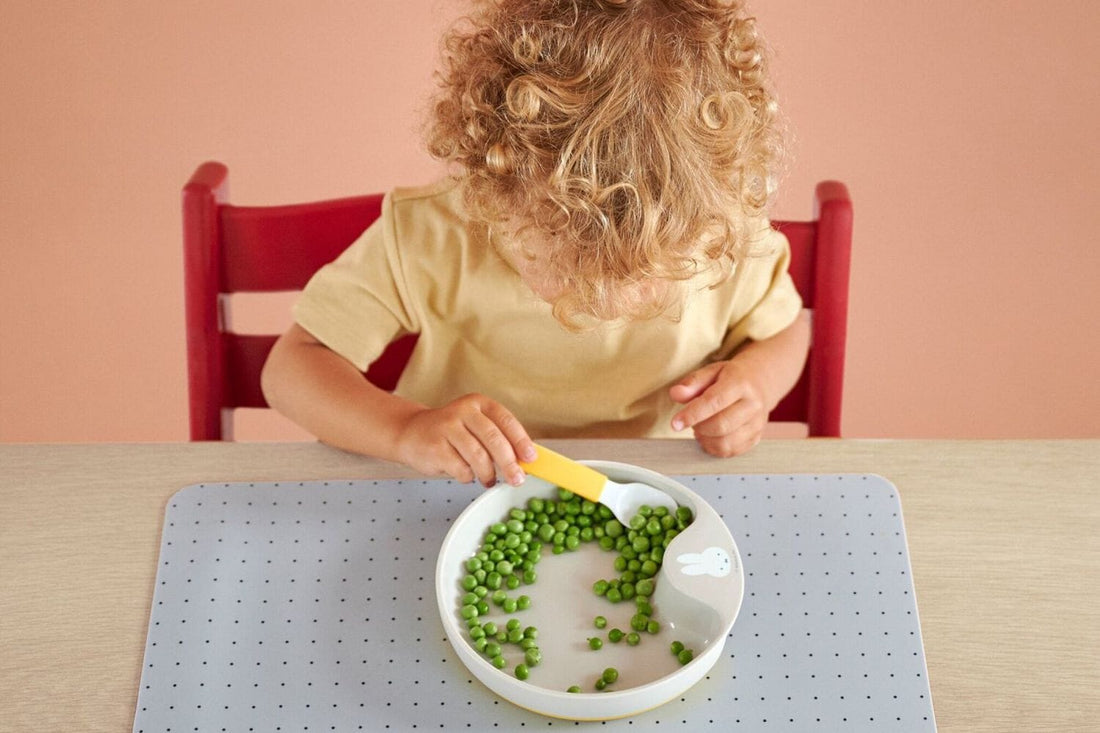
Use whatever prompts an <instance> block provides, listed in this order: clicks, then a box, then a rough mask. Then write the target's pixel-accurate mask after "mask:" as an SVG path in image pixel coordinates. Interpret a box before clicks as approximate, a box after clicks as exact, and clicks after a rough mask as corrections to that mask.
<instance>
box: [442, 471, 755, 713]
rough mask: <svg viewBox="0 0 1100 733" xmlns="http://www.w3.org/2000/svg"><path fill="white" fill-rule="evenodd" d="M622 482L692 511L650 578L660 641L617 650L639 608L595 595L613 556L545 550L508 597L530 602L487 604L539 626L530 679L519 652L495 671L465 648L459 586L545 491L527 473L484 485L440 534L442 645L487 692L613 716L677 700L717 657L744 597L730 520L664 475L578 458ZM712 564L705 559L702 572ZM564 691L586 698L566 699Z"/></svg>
mask: <svg viewBox="0 0 1100 733" xmlns="http://www.w3.org/2000/svg"><path fill="white" fill-rule="evenodd" d="M584 463H587V464H588V465H590V466H592V467H593V468H596V469H597V470H600V471H602V472H603V473H605V474H607V475H608V476H609V477H610V478H612V479H614V480H618V481H642V482H645V483H648V484H650V485H651V486H655V487H657V488H659V489H661V490H662V491H665V492H667V493H668V494H669V495H670V496H672V498H673V499H675V500H676V502H677V504H680V505H683V506H687V507H689V508H690V509H691V510H692V513H693V514H694V517H695V519H694V521H693V522H692V524H691V526H690V527H688V528H687V529H686V530H684V531H683V532H681V533H680V535H678V536H677V537H676V539H675V540H674V541H673V542H672V543H671V544H670V545H669V547H668V549H667V550H666V553H665V558H664V564H663V565H662V568H661V571H660V573H659V574H658V576H657V589H656V592H655V594H654V596H653V598H652V604H653V607H654V617H655V618H657V619H658V620H659V621H660V622H661V625H662V628H661V630H660V632H659V633H657V634H653V635H651V634H648V633H644V632H643V633H642V635H641V636H642V641H641V643H640V644H638V645H637V646H633V647H632V646H629V645H627V643H626V642H625V641H622V642H619V643H618V644H612V643H610V642H609V641H608V640H607V632H608V631H609V630H610V629H611V628H613V627H617V628H620V629H622V630H623V631H624V632H629V631H630V630H631V629H630V616H631V615H632V614H634V612H635V604H634V601H623V602H621V603H618V604H611V603H609V602H608V601H607V600H605V599H604V598H601V597H599V596H596V595H595V594H594V593H593V592H592V584H593V582H595V581H596V580H598V579H600V578H606V579H611V578H614V577H617V575H618V574H617V573H615V571H614V569H613V568H612V562H613V560H614V558H615V557H616V555H617V553H615V552H605V551H603V550H601V549H600V548H599V547H598V545H597V544H596V543H595V542H591V543H584V544H582V545H581V548H580V549H579V550H577V551H575V552H566V553H563V554H560V555H553V554H552V553H551V552H550V551H549V548H548V547H547V548H544V552H543V556H542V560H541V561H540V562H539V564H538V566H537V572H538V576H539V577H538V580H537V582H536V583H534V584H533V585H524V586H521V587H520V589H517V590H515V591H512V592H510V593H509V595H510V596H512V597H516V596H518V595H519V594H521V593H523V594H526V595H528V596H530V597H531V599H532V605H531V607H530V608H529V609H527V610H524V611H517V612H516V613H514V614H512V615H511V616H508V615H506V614H504V613H503V611H501V609H499V608H497V607H495V606H492V604H490V605H491V608H492V613H491V615H490V617H489V618H490V619H491V620H494V621H496V622H497V623H498V624H499V625H501V626H503V623H504V621H505V620H506V619H507V618H509V617H515V618H518V619H520V621H521V623H522V624H523V625H524V626H532V625H533V626H535V627H536V628H538V630H539V638H538V641H539V646H540V648H541V650H542V654H543V662H542V664H540V665H539V666H538V667H535V668H532V669H531V674H530V677H529V679H528V680H526V681H521V680H519V679H517V678H516V677H515V674H514V669H515V666H516V664H518V663H519V662H521V661H522V652H521V651H520V650H519V649H518V647H516V646H514V645H511V644H506V645H504V648H505V652H504V656H505V658H506V659H507V660H508V665H507V666H506V667H504V669H499V670H498V669H496V668H495V667H493V666H492V664H490V663H489V660H488V659H486V658H485V657H484V656H483V655H481V654H480V653H479V652H478V651H477V650H476V649H475V648H474V647H473V646H472V645H471V643H470V639H469V636H468V634H467V626H466V622H465V620H464V619H462V617H461V615H460V614H459V605H460V599H461V597H462V596H463V595H464V593H465V591H464V590H463V589H462V587H461V579H462V577H463V576H464V575H465V574H466V570H465V567H464V566H465V561H466V560H467V559H468V558H470V557H472V556H473V555H474V554H476V553H477V551H478V549H479V548H480V545H481V542H482V539H483V537H484V535H485V532H486V530H487V529H488V527H489V526H490V525H491V524H493V523H494V522H499V521H502V520H504V519H505V518H506V515H507V514H508V512H509V511H510V510H511V509H513V508H515V507H521V508H522V507H525V505H526V503H527V500H528V499H529V498H531V497H541V498H556V493H557V489H556V487H554V486H552V485H551V484H549V483H547V482H545V481H542V480H541V479H537V478H534V477H528V478H527V480H526V482H525V483H524V485H523V486H522V487H519V488H513V487H508V486H500V487H497V488H494V489H490V490H488V491H486V492H485V493H484V494H482V495H481V496H480V497H478V498H477V499H476V500H475V501H474V502H472V503H471V504H470V506H468V507H467V508H466V509H465V510H464V511H463V512H462V514H460V515H459V517H458V518H457V519H456V520H455V523H454V525H453V526H452V527H451V529H450V531H449V532H448V533H447V536H446V538H445V539H444V541H443V546H442V548H441V549H440V553H439V559H438V561H437V564H436V600H437V602H438V605H439V613H440V618H441V619H442V622H443V628H444V631H445V633H446V636H447V639H448V640H449V641H450V642H451V644H452V646H453V647H454V649H455V651H456V653H457V654H458V657H459V659H461V660H462V662H463V664H465V665H466V667H467V668H468V669H469V670H470V672H471V674H473V675H474V676H475V677H476V678H477V679H478V680H480V681H481V682H482V683H484V684H485V685H486V686H487V687H488V688H489V689H490V690H492V691H493V692H495V693H497V694H498V695H500V696H501V697H503V698H504V699H506V700H509V701H510V702H512V703H514V704H516V705H519V706H520V707H523V708H526V709H528V710H532V711H534V712H537V713H541V714H543V715H549V716H553V717H558V718H566V719H571V720H606V719H611V718H620V717H625V716H629V715H635V714H637V713H640V712H643V711H645V710H649V709H651V708H655V707H657V706H659V705H661V704H663V703H665V702H668V701H669V700H671V699H673V698H674V697H676V696H678V695H681V694H682V693H683V692H684V691H685V690H687V689H688V688H689V687H691V686H692V685H694V684H695V683H696V682H698V681H699V680H700V679H702V678H703V676H704V675H705V674H706V673H707V672H708V671H709V670H710V668H711V667H712V666H713V665H714V663H715V662H716V661H717V660H718V657H719V655H720V654H721V652H722V647H723V645H724V643H725V640H726V637H727V635H728V634H729V630H730V628H731V627H732V626H733V622H734V621H735V620H736V618H737V612H738V611H739V610H740V607H741V600H742V597H743V595H744V574H743V572H742V567H741V557H740V554H739V553H738V551H737V545H736V544H735V543H734V541H733V537H732V536H731V535H730V533H729V529H728V528H727V527H726V525H725V523H724V522H723V521H722V519H721V518H720V517H719V516H718V514H717V513H716V512H715V511H714V509H713V508H712V507H711V506H710V505H709V504H708V503H707V502H706V501H705V500H704V499H703V498H702V497H701V496H699V495H698V494H696V493H695V492H693V491H691V490H690V489H688V488H687V487H685V486H683V485H682V484H680V483H677V482H675V481H673V480H672V479H670V478H668V477H667V476H663V475H661V474H658V473H655V472H653V471H649V470H648V469H644V468H640V467H638V466H632V465H628V464H623V463H613V462H608V461H584ZM708 562H709V563H711V564H709V565H708ZM597 615H602V616H605V617H606V618H607V619H608V625H607V628H606V629H603V630H599V629H596V628H595V626H594V624H593V619H594V618H595V617H596V616H597ZM591 636H599V637H600V638H601V639H603V641H604V644H603V648H602V649H600V650H596V651H593V650H592V649H590V648H589V647H588V644H587V639H588V638H589V637H591ZM674 640H676V641H681V642H683V643H684V644H685V646H687V647H688V648H691V649H693V650H694V652H695V658H694V660H693V661H692V662H690V663H689V664H687V665H683V666H681V665H680V664H679V662H678V661H677V660H676V658H675V657H674V656H673V655H672V653H671V651H670V645H671V643H672V641H674ZM607 667H615V668H616V669H618V670H619V675H620V676H619V680H618V682H617V683H615V684H614V685H610V686H608V688H607V689H606V690H604V691H602V692H596V691H594V688H593V684H594V682H595V680H596V679H597V678H598V677H599V676H600V674H601V673H602V671H603V670H604V669H605V668H607ZM571 685H579V686H580V687H581V689H582V690H583V692H581V693H568V692H566V689H567V688H568V687H570V686H571Z"/></svg>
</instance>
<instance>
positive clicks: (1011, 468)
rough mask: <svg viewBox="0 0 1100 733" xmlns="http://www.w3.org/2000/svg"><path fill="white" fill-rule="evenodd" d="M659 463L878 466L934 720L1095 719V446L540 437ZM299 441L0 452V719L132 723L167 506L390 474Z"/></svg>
mask: <svg viewBox="0 0 1100 733" xmlns="http://www.w3.org/2000/svg"><path fill="white" fill-rule="evenodd" d="M547 444H548V445H549V446H550V447H552V448H555V449H556V450H559V451H561V452H563V453H567V454H569V455H572V456H575V457H577V458H600V459H607V460H619V461H625V462H628V463H634V464H637V465H641V466H645V467H647V468H651V469H654V470H658V471H661V472H664V473H667V474H674V475H675V474H693V473H730V474H737V473H877V474H880V475H882V476H885V477H886V478H888V479H889V480H890V481H892V482H893V483H894V484H895V485H896V486H897V487H898V490H899V492H900V494H901V499H902V506H903V509H904V513H905V524H906V529H907V533H908V539H909V547H910V554H911V560H912V565H913V574H914V582H915V584H916V589H917V603H918V606H919V610H920V620H921V627H922V630H923V634H924V643H925V650H926V655H927V662H928V669H929V676H930V680H931V686H932V698H933V703H934V706H935V710H936V719H937V722H938V725H939V729H940V730H942V731H998V732H1000V731H1010V730H1011V731H1017V730H1019V731H1060V732H1065V731H1086V730H1087V731H1095V730H1097V729H1098V726H1100V693H1098V692H1097V689H1098V687H1100V572H1098V568H1100V539H1098V537H1100V533H1098V527H1100V441H1095V440H1094V441H856V440H839V441H838V440H770V441H765V442H764V443H762V444H761V445H760V446H759V447H758V448H757V449H756V450H755V451H754V452H753V453H752V454H750V455H748V456H744V457H741V458H737V459H730V460H716V459H713V458H710V457H707V456H705V455H704V454H702V453H701V452H700V451H698V449H697V448H696V447H695V445H694V443H692V442H689V441H676V440H670V441H568V440H560V441H547ZM411 475H413V474H411V473H410V472H409V471H408V470H407V469H404V468H403V467H401V466H397V465H394V464H390V463H385V462H382V461H376V460H372V459H368V458H362V457H359V456H352V455H348V454H345V453H341V452H339V451H336V450H333V449H330V448H327V447H325V446H322V445H319V444H312V443H292V444H270V443H268V444H264V443H252V444H248V443H236V444H235V443H193V444H186V443H181V444H166V445H159V444H139V445H0V731H30V730H42V731H45V730H59V731H60V730H89V731H92V730H96V731H98V730H103V731H122V730H129V729H130V727H131V725H132V722H133V715H134V705H135V702H136V699H137V690H138V682H139V678H140V674H141V663H142V653H143V650H144V644H145V635H146V625H147V622H148V618H149V609H150V603H151V598H152V591H153V584H154V578H155V574H156V563H157V552H158V548H159V543H160V534H161V524H162V521H163V514H164V508H165V503H166V501H167V499H168V497H169V496H171V495H172V494H173V493H174V492H175V491H177V490H178V489H180V488H182V487H183V486H186V485H188V484H192V483H199V482H203V481H242V480H254V481H276V480H309V479H330V478H345V479H353V478H400V477H407V476H411Z"/></svg>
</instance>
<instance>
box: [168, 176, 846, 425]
mask: <svg viewBox="0 0 1100 733" xmlns="http://www.w3.org/2000/svg"><path fill="white" fill-rule="evenodd" d="M227 181H228V169H227V168H226V167H225V166H224V165H222V164H221V163H215V162H208V163H203V164H202V165H201V166H199V168H198V169H197V170H196V171H195V173H194V174H193V175H192V176H191V179H190V180H189V181H188V182H187V184H186V185H185V186H184V188H183V243H184V284H185V297H186V315H187V363H188V387H189V392H190V415H191V440H230V439H232V416H233V410H234V409H236V408H238V407H267V402H266V401H265V400H264V396H263V393H262V391H261V390H260V371H261V369H262V368H263V365H264V361H265V360H266V359H267V354H268V352H269V351H270V350H271V346H272V345H273V344H274V343H275V340H276V339H277V338H278V336H277V335H270V336H268V335H252V334H238V333H234V332H233V331H232V330H230V328H228V327H227V324H229V323H230V321H229V318H228V315H229V314H228V300H227V296H229V295H230V294H232V293H241V292H277V291H288V290H300V289H301V288H302V287H303V286H304V285H305V284H306V282H307V281H308V280H309V278H310V277H311V276H312V275H313V273H314V272H315V271H316V270H317V269H318V268H320V267H321V266H322V265H324V264H326V263H328V262H330V261H331V260H333V259H334V258H335V257H336V256H337V255H338V254H340V253H341V252H342V251H343V250H344V249H345V248H346V247H347V246H348V245H350V244H351V243H352V242H353V241H355V240H356V239H357V238H358V237H359V235H360V234H361V233H362V232H363V230H364V229H366V228H367V226H368V225H369V224H370V223H371V222H373V221H374V220H375V219H376V218H378V216H379V215H380V212H381V204H382V195H381V194H372V195H367V196H356V197H352V198H344V199H335V200H331V201H319V202H314V203H303V204H292V205H287V206H234V205H231V204H229V203H227V193H228V191H227V189H228V186H227ZM817 204H818V215H817V216H815V220H814V221H809V222H776V225H777V226H778V227H779V228H780V229H781V230H782V231H783V232H784V233H785V234H786V235H787V237H788V238H789V239H790V241H791V248H792V265H791V273H792V275H793V276H794V279H795V284H796V285H797V286H798V289H799V291H800V292H801V293H802V295H803V298H804V299H805V301H806V305H807V307H809V308H813V310H814V325H813V339H814V342H813V347H812V348H811V351H810V357H809V361H808V363H807V366H806V370H805V372H804V373H803V375H802V378H801V379H800V381H799V383H798V385H797V386H796V387H795V389H794V390H793V391H792V392H791V394H790V395H788V396H787V397H786V398H785V399H784V400H783V402H782V403H780V405H779V406H778V407H777V408H776V410H775V411H774V412H773V413H772V419H773V420H776V421H782V422H802V423H806V424H807V425H808V429H809V434H810V435H832V436H837V435H839V434H840V396H841V378H842V374H843V370H844V342H845V325H846V316H847V305H848V262H849V249H850V242H851V225H852V214H851V204H850V202H849V200H848V192H847V189H846V188H845V187H844V185H843V184H841V183H837V182H825V183H821V184H819V185H818V187H817ZM415 344H416V336H415V335H413V336H406V337H404V338H401V339H399V340H397V341H395V342H394V343H392V344H390V346H389V348H388V349H387V350H386V351H385V352H384V353H383V354H382V356H380V357H379V359H378V360H377V361H376V362H374V363H373V364H372V365H371V366H370V368H369V369H368V371H367V373H366V378H367V379H369V380H370V381H371V382H372V383H373V384H376V385H378V386H380V387H382V388H383V389H388V390H392V389H393V388H394V386H395V385H396V383H397V378H398V377H399V376H400V374H401V371H402V370H403V369H404V367H405V364H406V362H407V361H408V358H409V355H410V354H411V353H412V349H413V347H414V346H415Z"/></svg>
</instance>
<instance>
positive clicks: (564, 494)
mask: <svg viewBox="0 0 1100 733" xmlns="http://www.w3.org/2000/svg"><path fill="white" fill-rule="evenodd" d="M574 496H575V495H574V494H573V492H572V491H570V490H569V489H563V488H561V487H558V501H569V500H570V499H572V498H574Z"/></svg>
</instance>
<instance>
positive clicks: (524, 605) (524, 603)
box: [516, 596, 531, 611]
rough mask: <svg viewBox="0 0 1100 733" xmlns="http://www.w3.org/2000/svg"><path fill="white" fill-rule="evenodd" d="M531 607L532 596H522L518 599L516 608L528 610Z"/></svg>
mask: <svg viewBox="0 0 1100 733" xmlns="http://www.w3.org/2000/svg"><path fill="white" fill-rule="evenodd" d="M530 607H531V596H520V597H519V598H517V599H516V608H518V609H519V610H521V611H526V610H527V609H528V608H530Z"/></svg>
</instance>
